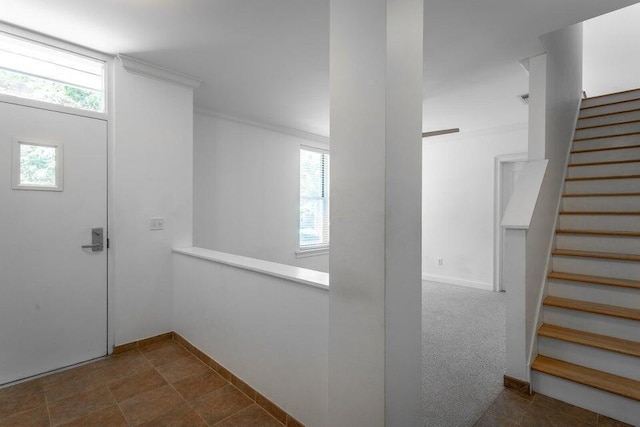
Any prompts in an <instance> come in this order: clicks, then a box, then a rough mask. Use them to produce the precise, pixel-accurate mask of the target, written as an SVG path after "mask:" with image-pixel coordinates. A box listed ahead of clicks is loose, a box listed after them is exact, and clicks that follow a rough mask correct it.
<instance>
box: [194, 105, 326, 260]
mask: <svg viewBox="0 0 640 427" xmlns="http://www.w3.org/2000/svg"><path fill="white" fill-rule="evenodd" d="M194 121H195V123H194V182H195V186H194V244H195V245H196V246H199V247H202V248H207V249H214V250H217V251H222V252H229V253H233V254H237V255H243V256H248V257H253V258H258V259H264V260H268V261H273V262H278V263H282V264H289V265H295V266H298V267H304V268H310V269H313V270H319V271H325V272H326V271H328V270H329V255H327V254H324V255H316V256H312V257H306V258H296V256H295V251H297V250H298V248H299V246H298V212H299V200H300V172H299V169H300V166H299V165H300V146H301V145H313V146H324V147H325V148H326V144H321V143H319V142H317V141H312V140H309V139H305V138H302V137H298V136H292V135H288V134H285V133H281V132H276V131H273V130H268V129H265V128H260V127H257V126H252V125H250V124H244V123H239V122H236V121H231V120H226V119H223V118H216V117H211V116H207V115H204V114H196V115H195V120H194Z"/></svg>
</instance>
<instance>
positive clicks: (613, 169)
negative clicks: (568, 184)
mask: <svg viewBox="0 0 640 427" xmlns="http://www.w3.org/2000/svg"><path fill="white" fill-rule="evenodd" d="M620 175H640V161H638V162H635V163H614V164H610V165H591V166H571V167H569V169H568V171H567V177H568V178H581V177H589V176H620Z"/></svg>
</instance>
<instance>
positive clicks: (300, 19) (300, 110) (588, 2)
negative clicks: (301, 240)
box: [0, 0, 638, 135]
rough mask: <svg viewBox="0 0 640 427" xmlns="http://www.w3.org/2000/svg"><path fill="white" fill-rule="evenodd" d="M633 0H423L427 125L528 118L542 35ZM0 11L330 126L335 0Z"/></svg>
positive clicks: (38, 0) (276, 117)
mask: <svg viewBox="0 0 640 427" xmlns="http://www.w3.org/2000/svg"><path fill="white" fill-rule="evenodd" d="M637 1H638V0H607V1H606V2H604V1H602V0H474V1H471V0H426V1H425V45H424V46H425V47H424V51H425V73H424V74H425V85H424V91H423V92H424V93H423V98H424V125H423V127H424V129H425V130H432V129H438V128H443V127H460V128H462V129H463V130H464V129H480V128H490V127H496V126H501V125H504V124H513V123H523V122H526V117H527V110H526V107H523V105H522V104H521V103H520V101H519V100H518V98H517V96H518V95H520V94H522V93H526V92H527V76H526V74H525V73H524V72H523V71H522V70H520V68H519V66H518V61H519V60H520V59H522V58H525V57H528V56H531V55H534V54H537V53H539V52H540V51H541V47H540V45H539V42H538V37H539V36H541V35H543V34H546V33H548V32H550V31H553V30H556V29H560V28H563V27H565V26H567V25H570V24H574V23H577V22H581V21H584V20H586V19H589V18H592V17H594V16H597V15H600V14H603V13H606V12H609V11H611V10H615V9H618V8H621V7H624V6H627V5H630V4H633V3H636V2H637ZM0 20H2V21H4V22H7V23H9V24H13V25H17V26H20V27H23V28H26V29H29V30H33V31H37V32H40V33H44V34H48V35H51V36H54V37H56V38H59V39H62V40H65V41H68V42H72V43H76V44H79V45H82V46H86V47H88V48H92V49H96V50H99V51H102V52H106V53H112V54H115V53H124V54H127V55H130V56H133V57H136V58H139V59H143V60H146V61H149V62H152V63H155V64H157V65H161V66H164V67H167V68H171V69H174V70H177V71H180V72H183V73H187V74H191V75H194V76H197V77H198V78H200V79H202V80H203V81H204V84H203V85H202V86H201V87H200V88H198V89H197V90H196V93H195V104H196V106H198V107H201V108H205V109H209V110H214V111H217V112H219V113H223V114H226V115H231V116H237V117H241V118H245V119H248V120H253V121H258V122H263V123H266V124H270V125H275V126H281V127H288V128H293V129H297V130H301V131H305V132H310V133H316V134H320V135H328V133H329V0H270V1H265V0H242V1H239V0H91V1H87V0H56V1H51V0H2V9H1V12H0Z"/></svg>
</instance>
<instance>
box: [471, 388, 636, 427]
mask: <svg viewBox="0 0 640 427" xmlns="http://www.w3.org/2000/svg"><path fill="white" fill-rule="evenodd" d="M495 426H501V427H511V426H523V427H525V426H526V427H547V426H549V427H582V426H603V427H604V426H611V427H614V426H615V427H633V426H630V425H629V424H625V423H621V422H619V421H616V420H612V419H611V418H607V417H605V416H604V415H599V414H596V413H595V412H591V411H588V410H586V409H582V408H578V407H577V406H573V405H570V404H568V403H564V402H561V401H559V400H556V399H552V398H550V397H547V396H544V395H542V394H533V395H527V394H522V393H520V392H517V391H514V390H511V389H507V388H505V389H504V390H503V391H502V392H501V393H500V395H499V396H498V397H497V398H496V400H494V401H493V403H492V404H491V406H490V407H489V409H487V411H486V412H485V413H484V415H483V416H482V417H481V418H480V419H479V420H478V422H477V423H476V424H475V426H474V427H495Z"/></svg>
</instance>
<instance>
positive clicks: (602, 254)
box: [551, 249, 640, 261]
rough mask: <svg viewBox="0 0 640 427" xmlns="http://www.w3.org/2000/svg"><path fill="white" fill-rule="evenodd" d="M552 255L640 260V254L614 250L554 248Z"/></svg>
mask: <svg viewBox="0 0 640 427" xmlns="http://www.w3.org/2000/svg"><path fill="white" fill-rule="evenodd" d="M551 254H552V255H559V256H575V257H582V258H601V259H616V260H621V261H640V255H636V254H616V253H612V252H591V251H574V250H570V249H554V250H553V251H551Z"/></svg>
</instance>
